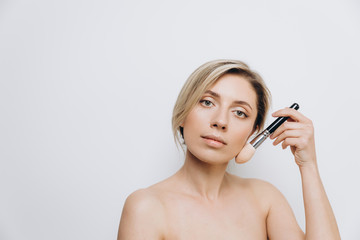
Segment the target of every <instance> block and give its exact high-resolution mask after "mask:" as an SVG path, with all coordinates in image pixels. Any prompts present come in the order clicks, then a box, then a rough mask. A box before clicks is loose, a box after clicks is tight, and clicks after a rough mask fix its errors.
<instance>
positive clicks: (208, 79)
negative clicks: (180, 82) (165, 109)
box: [172, 60, 271, 145]
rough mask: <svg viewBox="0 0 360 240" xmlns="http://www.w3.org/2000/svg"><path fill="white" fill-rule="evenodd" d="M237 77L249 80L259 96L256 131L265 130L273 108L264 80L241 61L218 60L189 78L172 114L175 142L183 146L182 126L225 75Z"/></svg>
mask: <svg viewBox="0 0 360 240" xmlns="http://www.w3.org/2000/svg"><path fill="white" fill-rule="evenodd" d="M228 73H231V74H237V75H240V76H242V77H244V78H245V79H246V80H248V81H249V83H250V84H251V86H252V87H253V88H254V91H255V92H256V96H257V101H256V103H257V110H258V113H257V116H256V120H255V123H254V128H253V130H257V131H259V130H261V129H262V128H263V127H264V123H265V117H266V114H267V111H268V109H269V105H270V98H271V95H270V91H269V90H268V88H267V87H266V85H265V83H264V81H263V79H262V77H261V76H260V75H259V74H258V73H256V72H254V71H253V70H251V69H250V68H249V66H248V65H247V64H245V63H244V62H242V61H239V60H214V61H210V62H207V63H205V64H203V65H201V66H200V67H199V68H197V69H196V70H195V71H194V72H193V73H192V74H191V75H190V77H189V78H188V79H187V81H186V82H185V84H184V86H183V88H182V89H181V91H180V93H179V96H178V98H177V100H176V103H175V106H174V109H173V115H172V130H173V134H174V139H175V142H176V143H178V144H180V145H181V141H180V136H181V137H182V138H184V136H183V128H182V127H181V126H180V125H181V124H182V123H183V122H184V120H185V118H186V117H187V115H188V114H189V112H190V111H191V110H192V108H193V107H194V106H195V105H196V104H197V103H198V102H199V101H200V100H201V97H202V96H203V94H204V93H205V91H206V90H208V89H209V88H210V87H211V86H212V85H213V84H214V83H215V82H216V81H217V80H218V79H219V78H220V77H221V76H223V75H225V74H228Z"/></svg>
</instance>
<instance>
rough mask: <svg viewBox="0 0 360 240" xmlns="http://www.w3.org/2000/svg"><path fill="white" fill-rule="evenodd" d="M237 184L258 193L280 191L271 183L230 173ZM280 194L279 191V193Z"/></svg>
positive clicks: (275, 192)
mask: <svg viewBox="0 0 360 240" xmlns="http://www.w3.org/2000/svg"><path fill="white" fill-rule="evenodd" d="M231 177H232V178H233V179H234V181H235V182H236V184H237V185H241V186H242V187H245V188H247V189H249V190H251V191H253V192H255V193H259V194H275V195H276V194H279V193H280V191H279V190H278V189H277V188H276V187H275V186H274V185H273V184H271V183H269V182H267V181H264V180H261V179H257V178H241V177H238V176H236V175H231ZM280 194H281V193H280Z"/></svg>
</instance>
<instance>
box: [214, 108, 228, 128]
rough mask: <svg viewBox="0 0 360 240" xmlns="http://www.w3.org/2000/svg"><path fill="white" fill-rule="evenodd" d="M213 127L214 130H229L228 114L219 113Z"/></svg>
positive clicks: (215, 117)
mask: <svg viewBox="0 0 360 240" xmlns="http://www.w3.org/2000/svg"><path fill="white" fill-rule="evenodd" d="M211 127H212V128H218V129H221V130H227V128H228V120H227V117H226V113H225V112H224V111H222V112H220V111H219V112H218V113H217V114H216V115H215V116H214V118H213V120H212V121H211Z"/></svg>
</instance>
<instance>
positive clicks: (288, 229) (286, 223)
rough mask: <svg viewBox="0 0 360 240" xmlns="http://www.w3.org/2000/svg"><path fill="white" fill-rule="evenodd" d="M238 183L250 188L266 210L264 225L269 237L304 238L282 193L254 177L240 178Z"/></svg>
mask: <svg viewBox="0 0 360 240" xmlns="http://www.w3.org/2000/svg"><path fill="white" fill-rule="evenodd" d="M238 181H239V184H242V186H244V187H246V189H248V190H250V191H251V192H252V193H253V195H254V196H255V198H256V200H258V202H259V203H260V204H261V206H262V207H264V208H263V209H264V210H265V212H267V217H266V225H267V231H268V236H269V238H270V239H288V236H293V239H304V233H303V232H302V230H301V228H300V227H299V225H298V224H297V222H296V218H295V215H294V213H293V211H292V209H291V207H290V205H289V203H288V202H287V200H286V198H285V197H284V195H283V194H282V193H281V192H280V191H279V190H278V189H277V188H276V187H275V186H274V185H273V184H271V183H269V182H267V181H264V180H260V179H254V178H245V179H244V178H241V179H240V180H238Z"/></svg>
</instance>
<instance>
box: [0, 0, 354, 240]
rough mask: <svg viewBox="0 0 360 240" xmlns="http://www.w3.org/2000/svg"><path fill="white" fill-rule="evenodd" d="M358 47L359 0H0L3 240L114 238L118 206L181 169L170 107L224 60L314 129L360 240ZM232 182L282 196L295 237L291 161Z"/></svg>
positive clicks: (271, 162) (277, 161)
mask: <svg viewBox="0 0 360 240" xmlns="http://www.w3.org/2000/svg"><path fill="white" fill-rule="evenodd" d="M359 43H360V3H359V1H356V0H341V1H340V0H338V1H313V0H305V1H285V0H284V1H279V0H275V1H265V0H264V1H260V0H256V1H238V0H237V1H235V0H234V1H229V0H225V1H209V0H200V1H165V0H164V1H160V0H155V1H130V0H127V1H119V0H118V1H115V0H101V1H100V0H98V1H88V0H87V1H85V0H62V1H60V0H59V1H49V0H33V1H28V0H1V1H0V239H1V240H23V239H24V240H28V239H29V240H42V239H44V240H45V239H46V240H48V239H54V240H57V239H59V240H60V239H61V240H63V239H87V240H91V239H94V240H95V239H116V236H117V230H118V224H119V219H120V215H121V211H122V207H123V203H124V201H125V199H126V197H127V196H128V195H129V194H130V193H131V192H133V191H135V190H136V189H139V188H144V187H147V186H149V185H152V184H154V183H156V182H157V181H160V180H162V179H164V178H166V177H168V176H170V175H172V174H173V173H174V172H175V171H177V169H178V168H179V167H180V166H181V165H182V163H183V155H182V153H181V151H178V150H177V149H176V147H175V144H174V141H173V137H172V133H171V113H172V108H173V105H174V103H175V100H176V98H177V95H178V93H179V91H180V89H181V87H182V85H183V83H184V82H185V80H186V79H187V77H188V76H189V75H190V73H191V72H192V71H193V70H195V68H197V67H198V66H199V65H201V64H203V63H204V62H207V61H209V60H213V59H219V58H234V59H239V60H243V61H245V62H247V63H248V64H249V65H250V67H252V68H253V69H255V70H257V71H258V72H259V73H260V74H261V75H262V76H263V77H264V79H265V81H266V83H267V84H268V87H269V88H270V90H271V91H272V95H273V104H272V109H271V111H275V110H277V109H279V108H283V107H285V106H289V105H291V104H292V103H293V102H298V103H299V104H300V107H301V108H300V110H301V112H302V113H304V114H305V115H306V116H308V117H309V118H311V119H312V120H313V122H314V125H315V129H316V144H317V152H318V163H319V167H320V173H321V176H322V180H323V183H324V185H325V188H326V191H327V193H328V197H329V199H330V202H331V204H332V207H333V210H334V212H335V215H336V217H337V221H338V225H339V228H340V231H341V234H342V238H343V239H360V230H359V228H358V227H359V222H360V207H359V203H360V193H359V183H360V173H359V170H360V163H359V160H360V157H359V156H358V151H359V148H360V144H359V143H360V141H359V135H360V128H359V117H360V114H359V104H360V96H359V95H360V93H359V81H360V73H359V72H360V58H359V56H360V47H359ZM271 120H272V118H271V117H269V119H268V120H267V123H269V122H270V121H271ZM230 169H231V171H232V172H235V173H236V174H238V175H240V176H243V177H255V178H261V179H264V180H267V181H269V182H271V183H272V184H274V185H275V186H276V187H278V188H279V189H280V191H281V192H283V194H284V195H285V196H286V198H287V199H288V201H289V203H290V205H291V206H292V208H293V210H294V212H295V215H296V217H297V219H298V222H299V224H300V226H301V227H302V228H303V229H304V226H305V218H304V209H303V202H302V192H301V182H300V175H299V171H298V169H297V166H296V164H295V163H294V161H293V159H292V156H291V153H290V151H289V150H288V151H283V150H281V147H273V146H272V145H271V141H267V142H266V143H264V144H263V145H262V147H261V148H260V149H258V151H257V153H256V154H255V157H254V158H253V159H252V161H250V162H249V163H247V164H245V165H241V166H237V165H235V163H233V162H231V164H230Z"/></svg>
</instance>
